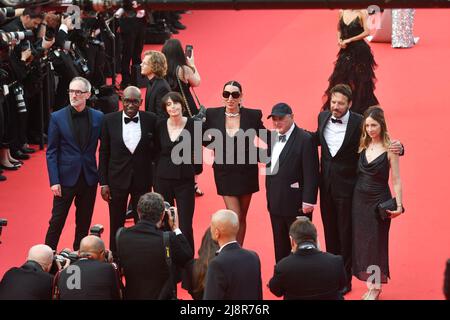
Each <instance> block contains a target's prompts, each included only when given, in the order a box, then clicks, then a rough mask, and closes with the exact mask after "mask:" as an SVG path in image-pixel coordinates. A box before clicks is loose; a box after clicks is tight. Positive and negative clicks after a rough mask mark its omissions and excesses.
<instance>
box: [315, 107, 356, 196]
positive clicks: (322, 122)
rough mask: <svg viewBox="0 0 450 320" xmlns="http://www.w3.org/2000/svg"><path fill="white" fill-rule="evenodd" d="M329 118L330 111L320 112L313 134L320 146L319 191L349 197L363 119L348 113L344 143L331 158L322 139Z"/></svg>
mask: <svg viewBox="0 0 450 320" xmlns="http://www.w3.org/2000/svg"><path fill="white" fill-rule="evenodd" d="M330 117H331V112H330V111H323V112H321V113H320V114H319V119H318V128H317V131H316V132H315V133H314V134H313V136H314V139H315V141H316V143H317V144H318V145H321V146H322V148H321V160H320V173H321V174H320V190H321V192H332V193H333V194H334V195H335V196H341V197H351V196H352V194H353V187H354V186H355V183H356V169H357V165H358V159H359V154H358V147H359V139H360V136H361V123H362V120H363V117H362V116H361V115H359V114H357V113H354V112H351V111H350V117H349V120H348V124H347V130H346V132H345V138H344V142H343V143H342V146H341V148H340V149H339V151H338V152H337V153H336V155H335V156H334V157H332V156H331V154H330V150H329V149H328V145H327V142H326V141H325V137H324V131H325V126H326V124H327V123H328V120H329V119H330Z"/></svg>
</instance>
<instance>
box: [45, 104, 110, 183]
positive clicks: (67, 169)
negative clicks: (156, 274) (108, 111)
mask: <svg viewBox="0 0 450 320" xmlns="http://www.w3.org/2000/svg"><path fill="white" fill-rule="evenodd" d="M69 108H70V107H69V106H67V107H65V108H63V109H61V110H58V111H56V112H53V113H52V114H51V117H50V124H49V126H48V145H47V168H48V175H49V178H50V185H51V186H52V185H55V184H61V185H62V186H65V187H72V186H74V185H75V184H76V183H77V181H78V178H79V176H80V173H81V172H82V170H83V172H84V177H85V178H86V182H87V184H88V185H90V186H92V185H94V184H96V183H97V182H98V173H97V160H96V157H95V154H96V152H97V145H98V139H99V137H100V131H101V127H102V121H103V113H101V112H100V111H97V110H94V109H91V108H88V115H89V135H88V136H89V139H88V143H87V145H86V146H85V147H84V148H80V146H79V144H78V142H77V140H76V138H75V135H74V130H73V123H72V116H71V114H70V109H69Z"/></svg>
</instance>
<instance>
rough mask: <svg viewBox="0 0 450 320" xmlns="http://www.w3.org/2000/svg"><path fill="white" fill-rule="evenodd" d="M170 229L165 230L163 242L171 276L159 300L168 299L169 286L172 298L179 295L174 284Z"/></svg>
mask: <svg viewBox="0 0 450 320" xmlns="http://www.w3.org/2000/svg"><path fill="white" fill-rule="evenodd" d="M169 235H170V231H164V232H163V243H164V256H165V258H166V264H167V267H168V269H169V278H167V281H166V282H165V283H164V286H163V287H162V289H161V292H160V293H159V296H158V300H166V299H167V292H168V291H169V290H168V288H170V292H171V295H172V297H171V298H172V299H176V297H177V289H176V287H175V285H174V281H173V270H172V256H171V254H170V238H169Z"/></svg>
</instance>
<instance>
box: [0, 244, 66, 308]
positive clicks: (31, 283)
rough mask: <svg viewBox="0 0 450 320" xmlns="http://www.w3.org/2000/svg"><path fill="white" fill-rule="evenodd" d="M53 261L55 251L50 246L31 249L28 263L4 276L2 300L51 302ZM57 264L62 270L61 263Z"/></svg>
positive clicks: (1, 289)
mask: <svg viewBox="0 0 450 320" xmlns="http://www.w3.org/2000/svg"><path fill="white" fill-rule="evenodd" d="M53 260H54V255H53V250H52V248H50V247H49V246H47V245H45V244H38V245H35V246H33V247H31V249H30V251H29V252H28V257H27V261H26V262H25V263H24V264H23V265H22V266H21V267H19V268H17V267H14V268H11V269H9V270H8V271H7V272H6V273H5V275H4V276H3V279H2V281H1V282H0V300H50V299H51V298H52V285H53V276H52V275H51V274H50V273H49V271H50V269H51V267H52V264H53ZM56 264H57V266H58V268H59V269H62V267H61V264H60V263H59V261H57V262H56ZM66 265H67V266H68V265H69V263H68V262H66Z"/></svg>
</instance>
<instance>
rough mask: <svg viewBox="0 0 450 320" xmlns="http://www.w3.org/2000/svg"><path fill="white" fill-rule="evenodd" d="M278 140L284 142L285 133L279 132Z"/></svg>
mask: <svg viewBox="0 0 450 320" xmlns="http://www.w3.org/2000/svg"><path fill="white" fill-rule="evenodd" d="M278 141H279V142H286V135H285V134H280V135H279V136H278Z"/></svg>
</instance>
